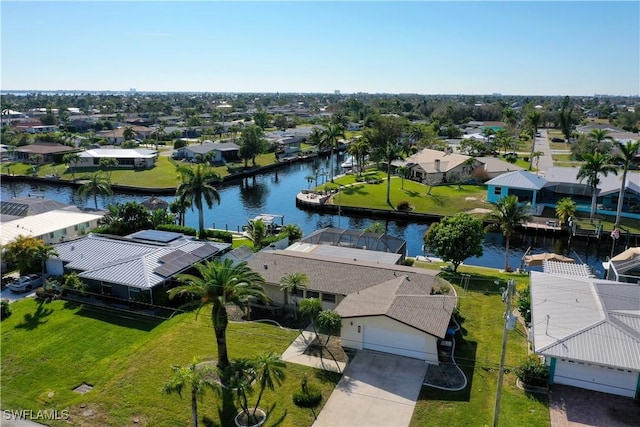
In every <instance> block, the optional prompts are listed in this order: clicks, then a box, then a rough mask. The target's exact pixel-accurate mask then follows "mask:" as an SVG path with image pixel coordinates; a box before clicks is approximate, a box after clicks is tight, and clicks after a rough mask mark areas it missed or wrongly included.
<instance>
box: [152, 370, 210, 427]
mask: <svg viewBox="0 0 640 427" xmlns="http://www.w3.org/2000/svg"><path fill="white" fill-rule="evenodd" d="M171 369H172V370H173V376H172V377H171V379H170V380H169V381H168V382H166V383H164V384H163V385H162V389H161V392H162V393H163V394H173V393H177V394H178V396H180V397H182V390H184V389H185V388H190V389H191V420H192V422H193V427H198V400H200V401H202V399H203V397H204V395H205V392H206V391H207V390H213V389H215V387H216V384H215V383H214V382H213V381H212V380H211V378H212V374H213V370H212V369H208V368H206V367H203V366H198V365H197V363H196V360H195V358H194V360H193V362H191V363H190V364H189V365H187V366H177V365H174V366H172V367H171Z"/></svg>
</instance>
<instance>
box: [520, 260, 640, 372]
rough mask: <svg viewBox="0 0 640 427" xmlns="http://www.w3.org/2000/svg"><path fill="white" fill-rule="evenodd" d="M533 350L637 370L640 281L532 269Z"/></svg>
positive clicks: (639, 332) (639, 362) (639, 331)
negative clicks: (575, 275) (623, 280)
mask: <svg viewBox="0 0 640 427" xmlns="http://www.w3.org/2000/svg"><path fill="white" fill-rule="evenodd" d="M531 307H532V320H531V324H532V327H531V328H532V334H533V345H534V350H535V352H536V353H539V354H543V355H545V356H552V357H559V358H567V359H572V360H576V361H581V362H586V363H593V364H598V365H605V366H610V367H614V368H622V369H630V370H636V371H640V287H639V286H638V285H636V284H626V283H619V282H611V281H605V280H598V279H595V278H584V277H566V276H557V275H551V274H545V273H539V272H535V271H532V272H531Z"/></svg>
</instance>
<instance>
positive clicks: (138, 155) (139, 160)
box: [73, 148, 158, 168]
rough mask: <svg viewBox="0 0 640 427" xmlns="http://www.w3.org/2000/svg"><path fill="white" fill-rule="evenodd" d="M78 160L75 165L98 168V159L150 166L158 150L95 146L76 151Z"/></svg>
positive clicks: (154, 160) (153, 162) (140, 166)
mask: <svg viewBox="0 0 640 427" xmlns="http://www.w3.org/2000/svg"><path fill="white" fill-rule="evenodd" d="M78 156H79V157H80V160H79V161H78V163H77V164H76V165H73V166H75V167H80V168H99V167H100V159H115V160H116V161H117V162H118V167H131V168H152V167H153V166H155V164H156V159H157V158H158V152H157V151H156V150H150V149H144V148H97V149H94V150H87V151H83V152H81V153H78Z"/></svg>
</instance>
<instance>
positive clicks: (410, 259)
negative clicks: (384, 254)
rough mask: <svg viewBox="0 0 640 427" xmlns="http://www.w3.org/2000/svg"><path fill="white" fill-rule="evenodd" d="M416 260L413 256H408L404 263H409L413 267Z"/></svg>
mask: <svg viewBox="0 0 640 427" xmlns="http://www.w3.org/2000/svg"><path fill="white" fill-rule="evenodd" d="M414 262H415V260H414V259H413V258H406V259H405V260H404V265H408V266H409V267H411V266H412V265H413V263H414Z"/></svg>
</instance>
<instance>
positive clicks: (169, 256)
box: [158, 249, 186, 262]
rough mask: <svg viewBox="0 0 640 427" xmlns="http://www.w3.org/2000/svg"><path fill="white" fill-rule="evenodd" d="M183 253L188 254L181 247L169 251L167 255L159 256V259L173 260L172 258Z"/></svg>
mask: <svg viewBox="0 0 640 427" xmlns="http://www.w3.org/2000/svg"><path fill="white" fill-rule="evenodd" d="M182 254H186V252H185V251H182V250H180V249H176V250H175V251H173V252H169V253H168V254H166V255H162V256H161V257H160V258H158V261H162V262H171V261H172V260H174V259H176V258H180V256H182Z"/></svg>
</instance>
